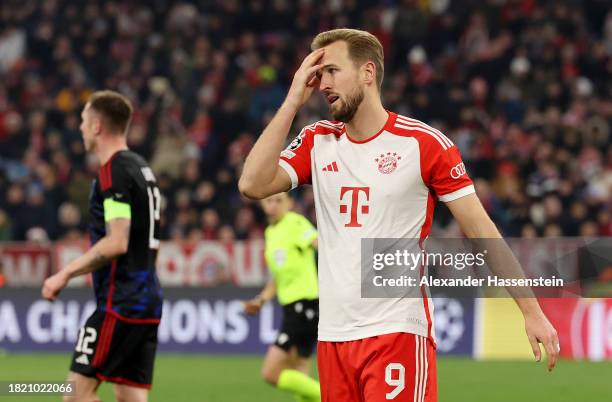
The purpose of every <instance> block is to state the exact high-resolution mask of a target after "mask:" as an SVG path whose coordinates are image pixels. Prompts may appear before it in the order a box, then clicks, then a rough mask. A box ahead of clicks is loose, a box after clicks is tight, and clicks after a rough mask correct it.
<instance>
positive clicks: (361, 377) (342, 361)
mask: <svg viewBox="0 0 612 402" xmlns="http://www.w3.org/2000/svg"><path fill="white" fill-rule="evenodd" d="M317 360H318V365H319V381H320V382H321V397H322V402H387V401H397V402H436V401H437V400H438V395H437V379H436V352H435V349H434V347H433V343H432V342H431V341H430V340H428V339H427V338H424V337H422V336H418V335H414V334H407V333H393V334H388V335H380V336H374V337H371V338H365V339H359V340H356V341H348V342H323V341H320V342H319V345H318V350H317Z"/></svg>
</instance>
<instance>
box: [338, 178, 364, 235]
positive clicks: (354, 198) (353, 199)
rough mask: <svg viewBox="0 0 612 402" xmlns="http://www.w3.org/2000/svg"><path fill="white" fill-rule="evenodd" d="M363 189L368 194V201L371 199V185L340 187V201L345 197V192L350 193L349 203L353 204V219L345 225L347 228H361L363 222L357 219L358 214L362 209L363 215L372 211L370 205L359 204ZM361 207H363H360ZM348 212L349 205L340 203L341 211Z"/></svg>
mask: <svg viewBox="0 0 612 402" xmlns="http://www.w3.org/2000/svg"><path fill="white" fill-rule="evenodd" d="M361 191H363V192H364V193H365V196H366V201H370V187H341V188H340V201H342V200H343V199H344V194H346V193H350V196H349V197H350V198H349V203H350V205H351V220H350V222H349V223H347V224H345V225H344V226H345V227H347V228H360V227H361V224H360V223H359V221H358V220H357V214H358V212H359V211H361V214H362V215H365V214H368V213H370V207H369V206H368V205H359V193H360V192H361ZM359 207H361V209H359ZM347 212H348V205H346V204H340V213H341V214H346V213H347Z"/></svg>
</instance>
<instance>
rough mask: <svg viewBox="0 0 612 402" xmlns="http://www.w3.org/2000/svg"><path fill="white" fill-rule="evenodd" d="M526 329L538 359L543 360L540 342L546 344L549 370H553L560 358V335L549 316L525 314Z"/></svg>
mask: <svg viewBox="0 0 612 402" xmlns="http://www.w3.org/2000/svg"><path fill="white" fill-rule="evenodd" d="M525 331H526V332H527V338H528V339H529V343H530V344H531V348H532V349H533V355H534V356H535V358H536V361H538V362H539V361H540V360H542V351H541V350H540V345H539V343H542V344H543V345H544V350H545V351H546V356H547V361H548V371H552V369H553V368H554V367H555V364H556V363H557V359H558V358H559V352H560V350H561V349H560V347H559V337H558V336H557V331H556V330H555V328H554V327H553V326H552V324H551V323H550V321H548V318H546V316H545V315H544V313H542V312H540V313H538V314H533V315H526V316H525Z"/></svg>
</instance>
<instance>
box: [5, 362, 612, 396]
mask: <svg viewBox="0 0 612 402" xmlns="http://www.w3.org/2000/svg"><path fill="white" fill-rule="evenodd" d="M69 359H70V355H68V354H9V355H4V356H0V381H62V380H63V379H64V378H65V376H66V373H67V370H68V366H69ZM261 361H262V358H261V357H260V356H202V355H195V356H194V355H168V354H161V355H159V356H158V358H157V363H156V367H155V379H154V382H153V390H152V391H151V394H150V399H149V400H150V401H151V402H260V401H261V402H292V401H294V399H293V397H292V396H291V395H289V394H288V393H285V392H283V391H278V390H276V389H274V388H272V387H270V386H268V385H267V384H265V383H264V382H263V381H262V380H261V379H260V378H259V369H260V365H261ZM611 380H612V362H604V363H588V362H576V361H561V362H560V363H559V365H558V366H557V368H556V369H555V370H554V371H553V372H552V373H549V372H548V371H547V370H546V367H545V365H544V363H540V364H536V363H531V362H501V361H487V362H477V361H473V360H471V359H464V358H461V359H459V358H448V357H446V358H440V359H438V392H439V401H440V402H480V401H483V402H532V401H533V402H548V401H550V402H570V401H571V402H577V401H588V402H600V401H601V402H604V401H610V400H612V399H611V398H612V381H611ZM99 395H100V397H101V399H102V401H103V402H110V401H114V398H113V393H112V386H111V385H109V384H103V385H102V386H101V388H100V392H99ZM60 400H61V397H59V396H57V395H56V396H52V397H48V396H32V395H22V396H17V397H8V396H0V401H2V402H4V401H6V402H13V401H14V402H26V401H28V402H29V401H34V402H48V401H49V402H50V401H60Z"/></svg>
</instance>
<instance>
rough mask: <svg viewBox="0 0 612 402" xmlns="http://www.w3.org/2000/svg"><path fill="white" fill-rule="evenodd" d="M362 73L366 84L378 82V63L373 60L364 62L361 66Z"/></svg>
mask: <svg viewBox="0 0 612 402" xmlns="http://www.w3.org/2000/svg"><path fill="white" fill-rule="evenodd" d="M361 74H362V79H363V83H364V84H366V85H372V84H374V83H375V82H376V65H375V64H374V63H373V62H371V61H368V62H367V63H364V64H363V65H362V66H361Z"/></svg>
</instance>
